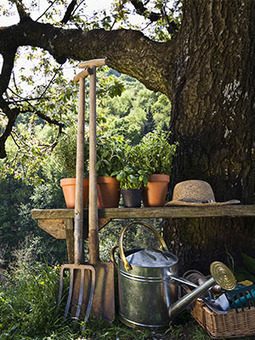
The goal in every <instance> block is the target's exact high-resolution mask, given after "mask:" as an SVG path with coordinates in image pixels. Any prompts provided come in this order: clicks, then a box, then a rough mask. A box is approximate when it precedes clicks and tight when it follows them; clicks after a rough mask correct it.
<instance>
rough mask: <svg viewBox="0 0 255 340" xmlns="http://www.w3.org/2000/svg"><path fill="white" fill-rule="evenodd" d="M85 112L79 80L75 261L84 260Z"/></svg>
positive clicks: (83, 85) (83, 90)
mask: <svg viewBox="0 0 255 340" xmlns="http://www.w3.org/2000/svg"><path fill="white" fill-rule="evenodd" d="M84 112H85V81H84V78H80V82H79V113H78V131H77V151H76V184H75V218H74V263H75V264H80V263H82V262H83V253H84V252H83V175H84Z"/></svg>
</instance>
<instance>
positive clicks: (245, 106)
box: [165, 0, 255, 271]
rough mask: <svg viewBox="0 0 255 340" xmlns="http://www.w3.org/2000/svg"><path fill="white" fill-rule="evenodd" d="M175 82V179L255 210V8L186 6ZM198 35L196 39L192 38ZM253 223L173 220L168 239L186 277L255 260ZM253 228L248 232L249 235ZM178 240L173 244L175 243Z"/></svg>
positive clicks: (203, 3)
mask: <svg viewBox="0 0 255 340" xmlns="http://www.w3.org/2000/svg"><path fill="white" fill-rule="evenodd" d="M183 8H184V13H183V23H182V29H181V32H180V34H179V36H178V42H177V44H176V46H178V52H177V58H176V60H175V65H176V70H175V73H174V74H175V77H174V81H173V93H174V95H173V98H172V117H171V118H172V119H171V130H172V131H173V138H174V139H175V140H178V141H179V148H178V154H177V157H176V164H175V168H174V171H173V176H172V187H173V186H174V184H176V183H178V182H180V181H183V180H187V179H201V180H205V181H207V182H209V183H210V184H211V186H212V188H213V190H214V192H215V197H216V200H217V201H226V200H229V199H232V198H236V199H240V200H241V202H242V203H243V204H248V203H249V204H253V203H254V179H255V176H254V175H255V174H254V113H255V111H254V94H255V91H254V89H255V86H254V85H255V84H254V80H255V78H254V65H255V64H254V23H255V20H254V19H255V17H254V16H255V3H254V1H248V0H245V1H220V0H219V1H218V0H216V1H207V0H201V1H195V0H189V1H188V0H187V1H184V4H183ZM191 32H192V33H191ZM252 225H253V221H250V220H249V221H248V220H247V219H246V220H245V221H244V220H239V219H238V218H236V219H226V218H220V219H197V220H185V221H180V220H178V221H169V223H168V225H167V226H166V227H165V237H166V239H167V241H168V245H170V247H171V249H172V251H173V252H175V253H177V254H178V255H179V257H180V258H181V268H182V269H183V270H187V269H191V268H197V269H200V270H202V271H208V269H209V264H210V262H211V261H212V260H222V261H224V262H226V261H227V260H228V259H229V255H231V256H232V257H233V258H234V260H235V261H236V262H238V261H239V260H240V252H241V251H245V252H248V253H250V254H251V255H253V256H254V255H255V251H254V237H253V235H252V234H253V233H250V234H249V235H247V230H248V229H249V230H250V228H251V227H252ZM248 226H249V228H248ZM171 241H173V242H172V243H171Z"/></svg>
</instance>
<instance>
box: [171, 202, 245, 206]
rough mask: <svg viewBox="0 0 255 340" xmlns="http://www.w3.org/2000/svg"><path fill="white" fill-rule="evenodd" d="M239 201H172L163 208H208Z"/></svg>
mask: <svg viewBox="0 0 255 340" xmlns="http://www.w3.org/2000/svg"><path fill="white" fill-rule="evenodd" d="M240 203H241V202H240V201H239V200H230V201H226V202H202V201H192V202H188V201H178V200H173V201H169V202H167V203H166V204H165V206H183V205H185V206H190V207H210V206H218V205H230V204H240Z"/></svg>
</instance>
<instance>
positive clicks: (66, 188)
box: [56, 130, 89, 209]
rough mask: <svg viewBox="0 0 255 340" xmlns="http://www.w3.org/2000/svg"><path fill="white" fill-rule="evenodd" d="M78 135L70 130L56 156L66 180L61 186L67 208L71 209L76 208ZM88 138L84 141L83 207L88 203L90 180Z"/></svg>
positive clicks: (59, 144) (61, 141)
mask: <svg viewBox="0 0 255 340" xmlns="http://www.w3.org/2000/svg"><path fill="white" fill-rule="evenodd" d="M76 148H77V145H76V133H75V131H73V130H72V131H71V130H69V133H68V134H66V135H64V136H63V137H62V138H61V139H60V141H59V143H58V145H57V147H56V154H57V159H58V162H59V164H60V166H61V168H62V171H63V175H64V176H65V178H63V179H61V180H60V185H61V187H62V190H63V194H64V198H65V202H66V206H67V208H69V209H73V208H74V207H75V184H76ZM88 152H89V143H88V138H85V141H84V155H85V156H84V180H83V206H84V208H85V207H86V206H87V203H88V193H89V179H88Z"/></svg>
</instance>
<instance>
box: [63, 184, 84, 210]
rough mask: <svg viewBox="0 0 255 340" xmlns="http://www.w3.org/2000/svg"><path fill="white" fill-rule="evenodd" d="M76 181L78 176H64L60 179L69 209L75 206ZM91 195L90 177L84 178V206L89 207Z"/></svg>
mask: <svg viewBox="0 0 255 340" xmlns="http://www.w3.org/2000/svg"><path fill="white" fill-rule="evenodd" d="M75 182H76V178H63V179H61V180H60V185H61V187H62V189H63V193H64V197H65V201H66V206H67V208H68V209H74V207H75ZM88 197H89V179H88V178H84V179H83V206H84V208H86V207H87V203H88Z"/></svg>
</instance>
